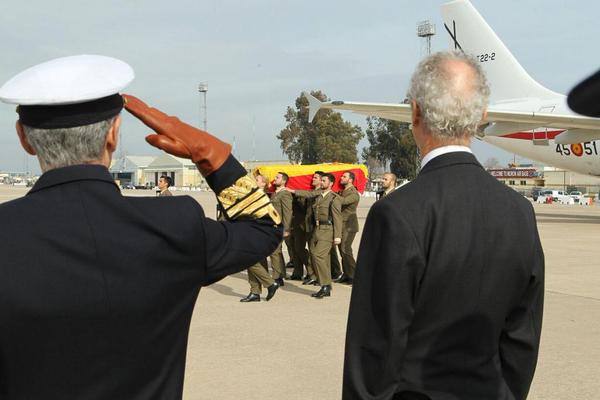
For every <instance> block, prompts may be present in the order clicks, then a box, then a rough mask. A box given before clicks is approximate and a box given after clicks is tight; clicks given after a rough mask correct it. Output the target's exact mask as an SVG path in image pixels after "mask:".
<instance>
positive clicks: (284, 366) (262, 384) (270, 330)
mask: <svg viewBox="0 0 600 400" xmlns="http://www.w3.org/2000/svg"><path fill="white" fill-rule="evenodd" d="M27 190H28V189H27V188H17V187H12V186H5V185H0V203H2V202H4V201H8V200H10V199H13V198H17V197H20V196H22V195H24V194H25V193H26V192H27ZM125 194H126V195H132V196H148V195H150V196H152V195H153V193H152V192H150V191H125ZM181 194H191V195H192V196H193V197H194V198H196V199H197V200H198V202H199V203H200V204H202V205H203V207H204V208H205V212H206V214H207V216H210V217H214V214H215V213H214V211H215V200H214V196H213V195H212V193H207V192H189V193H186V192H175V195H181ZM373 201H374V199H373V198H363V199H361V203H360V206H359V209H358V214H359V220H360V224H361V228H362V224H363V223H364V220H365V218H366V215H367V213H368V209H369V207H370V205H371V204H372V203H373ZM534 207H535V210H536V214H537V218H538V228H539V232H540V237H541V240H542V245H543V247H544V253H545V256H546V300H545V310H544V325H543V332H542V343H541V349H540V356H539V361H538V366H537V371H536V376H535V378H534V381H533V385H532V388H531V392H530V395H529V397H528V398H529V399H535V400H538V399H539V400H541V399H544V400H545V399H593V398H597V397H598V396H599V395H600V380H599V379H598V374H599V372H600V261H599V260H600V245H599V244H598V238H599V237H600V206H597V205H594V206H590V207H583V206H563V205H556V204H552V205H547V204H535V205H534ZM359 235H360V234H359ZM359 240H360V236H358V237H357V238H356V240H355V243H354V248H355V250H357V249H358V244H359ZM289 272H290V273H291V271H289ZM314 290H315V288H314V287H309V288H307V287H306V286H302V285H301V284H300V283H299V282H295V281H286V284H285V286H284V287H283V288H282V289H281V290H280V291H278V292H277V295H276V296H275V297H274V298H273V300H272V301H270V302H265V301H261V302H260V303H240V302H239V299H240V298H242V297H244V296H245V295H246V294H248V291H249V286H248V283H247V281H246V274H245V273H244V272H242V273H239V274H236V275H233V276H231V277H228V278H226V279H223V280H222V281H220V282H218V283H216V284H214V285H212V286H210V287H208V288H204V289H202V291H201V292H200V297H199V300H198V303H197V306H196V309H195V311H194V318H193V321H192V325H191V328H190V337H189V347H188V358H187V370H186V377H185V388H184V392H185V396H184V398H185V399H194V400H195V399H198V400H204V399H207V400H208V399H210V400H214V399H223V400H226V399H238V398H244V399H248V400H254V399H257V400H258V399H286V400H296V399H298V400H300V399H320V400H321V399H323V400H327V399H339V398H340V397H341V383H342V364H343V354H344V337H345V330H346V317H347V311H348V303H349V299H350V293H351V290H352V288H351V287H349V286H346V285H339V284H334V287H333V294H332V297H331V298H326V299H322V300H315V299H313V298H311V297H310V294H311V293H312V292H313V291H314Z"/></svg>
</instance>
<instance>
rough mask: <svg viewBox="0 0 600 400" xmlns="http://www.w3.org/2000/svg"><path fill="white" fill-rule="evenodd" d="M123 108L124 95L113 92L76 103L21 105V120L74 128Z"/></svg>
mask: <svg viewBox="0 0 600 400" xmlns="http://www.w3.org/2000/svg"><path fill="white" fill-rule="evenodd" d="M122 109H123V97H122V96H121V95H120V94H113V95H112V96H106V97H103V98H101V99H96V100H91V101H86V102H83V103H76V104H62V105H35V106H19V107H18V108H17V112H18V113H19V121H20V122H21V123H22V124H23V125H27V126H29V127H32V128H41V129H60V128H73V127H75V126H83V125H90V124H94V123H96V122H100V121H104V120H107V119H109V118H112V117H115V116H117V115H118V114H119V113H120V112H121V110H122Z"/></svg>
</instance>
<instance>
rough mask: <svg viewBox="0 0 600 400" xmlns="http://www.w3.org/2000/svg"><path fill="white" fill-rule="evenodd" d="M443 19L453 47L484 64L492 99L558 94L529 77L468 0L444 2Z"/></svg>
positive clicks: (543, 96)
mask: <svg viewBox="0 0 600 400" xmlns="http://www.w3.org/2000/svg"><path fill="white" fill-rule="evenodd" d="M442 18H443V20H444V28H445V31H446V33H447V34H448V37H449V38H450V48H451V49H456V50H462V51H464V52H465V53H467V54H470V55H472V56H474V57H476V58H477V59H478V60H479V62H480V63H481V66H482V67H483V69H484V71H485V73H486V76H487V79H488V82H489V85H490V89H491V99H490V100H492V101H498V100H506V99H524V98H530V97H538V98H547V97H554V96H557V93H555V92H553V91H551V90H549V89H547V88H545V87H544V86H542V85H540V84H539V83H538V82H536V81H535V80H534V79H533V78H532V77H531V76H529V74H528V73H527V72H526V71H525V69H524V68H523V67H522V66H521V64H519V62H518V61H517V60H516V59H515V57H514V56H513V55H512V54H511V52H510V51H509V50H508V48H507V47H506V46H505V45H504V43H502V41H501V40H500V38H498V36H497V35H496V33H495V32H494V31H493V30H492V28H490V26H489V25H488V24H487V22H486V21H485V20H484V19H483V17H482V16H481V14H479V12H478V11H477V10H476V9H475V7H473V5H472V4H471V3H470V2H469V1H468V0H455V1H451V2H449V3H446V4H443V5H442Z"/></svg>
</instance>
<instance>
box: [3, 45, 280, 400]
mask: <svg viewBox="0 0 600 400" xmlns="http://www.w3.org/2000/svg"><path fill="white" fill-rule="evenodd" d="M133 76H134V74H133V70H132V69H131V67H130V66H129V65H127V64H126V63H124V62H122V61H119V60H116V59H114V58H109V57H102V56H74V57H65V58H61V59H56V60H52V61H49V62H46V63H43V64H40V65H37V66H34V67H32V68H30V69H28V70H26V71H24V72H22V73H21V74H19V75H17V76H15V77H14V78H13V79H11V80H10V81H8V82H7V83H6V84H5V85H4V86H2V88H0V99H1V100H2V101H4V102H7V103H12V104H19V107H18V108H17V113H18V114H19V120H18V122H17V125H16V128H17V133H18V136H19V140H20V142H21V145H22V147H23V148H24V149H25V151H26V152H27V153H29V154H31V155H36V156H37V158H38V160H39V163H40V167H41V169H42V171H43V174H42V176H41V177H40V179H39V180H38V181H37V182H36V184H35V185H34V187H33V188H32V189H31V190H30V191H29V193H28V194H27V195H26V196H25V197H23V198H20V199H16V200H13V201H9V202H6V203H4V204H1V205H0V221H2V229H0V254H2V262H1V263H0V326H1V327H2V328H1V329H0V354H1V355H0V397H1V398H2V399H49V400H52V399H57V400H58V399H60V400H65V399H88V400H95V399H128V400H143V399H144V400H145V399H169V400H171V399H180V398H181V397H182V391H183V377H184V370H185V356H186V348H187V339H188V330H189V325H190V320H191V317H192V312H193V310H194V304H195V302H196V298H197V297H198V293H199V291H200V288H201V287H202V286H207V285H210V284H212V283H214V282H216V281H218V280H220V279H222V278H223V277H225V276H227V275H230V274H233V273H236V272H239V271H241V270H243V269H245V268H247V267H248V266H249V265H252V264H254V263H255V262H257V261H258V260H260V259H263V258H264V257H266V256H267V255H268V254H270V253H271V252H272V251H273V250H274V249H275V248H276V247H277V245H278V244H279V242H280V241H281V229H280V228H279V227H278V226H277V224H278V223H279V222H280V218H279V216H278V214H277V212H276V211H275V210H274V208H273V206H272V205H271V204H270V203H269V199H268V198H267V196H266V195H265V194H264V193H262V192H260V191H256V190H255V189H256V182H255V181H254V179H253V178H251V177H249V176H247V175H246V170H245V169H244V167H242V165H241V164H240V163H239V162H238V161H237V160H236V159H235V158H234V157H233V156H232V155H231V146H230V145H229V144H226V143H223V142H222V141H220V140H219V139H217V138H216V137H214V136H212V135H210V134H209V133H207V132H204V131H201V130H199V129H196V128H194V127H192V126H190V125H187V124H185V123H183V122H181V121H180V120H179V119H178V118H176V117H172V116H169V115H167V114H164V113H162V112H161V111H159V110H157V109H155V108H150V107H148V106H147V105H146V104H145V103H143V102H142V101H141V100H139V99H137V98H135V97H133V96H127V95H123V96H121V95H120V94H118V92H119V91H121V90H122V89H123V88H124V87H126V86H127V85H128V84H129V83H130V82H131V81H132V80H133ZM123 106H125V108H126V109H127V110H128V111H129V112H130V113H132V114H133V115H134V116H135V117H137V118H138V119H139V120H141V121H142V122H143V123H144V124H145V125H147V126H148V127H149V128H150V129H151V130H153V131H154V132H153V133H152V134H150V135H149V136H147V137H146V141H147V142H148V143H150V144H151V145H152V146H155V147H158V148H159V149H162V150H164V151H166V152H167V153H169V154H172V155H175V156H178V157H184V158H188V159H191V160H192V161H193V162H194V163H195V164H196V166H197V168H198V170H199V171H200V173H201V174H202V175H203V176H204V177H205V178H206V181H207V182H208V184H209V185H210V186H211V188H212V189H213V191H214V192H215V194H216V195H217V199H218V201H219V203H220V204H221V206H222V209H223V210H224V214H225V217H226V219H227V221H220V222H217V221H214V220H212V219H209V218H206V217H205V216H204V211H203V210H202V207H201V206H200V205H199V204H198V202H197V201H195V200H194V199H193V198H191V197H189V196H174V197H173V198H164V197H124V196H122V194H121V192H120V190H119V188H118V187H117V186H116V185H115V182H114V180H113V178H112V177H111V175H110V173H109V172H108V166H109V165H110V162H111V157H112V154H113V153H114V151H115V149H116V148H117V141H118V137H119V135H118V132H119V127H120V124H121V117H120V113H121V110H122V109H123Z"/></svg>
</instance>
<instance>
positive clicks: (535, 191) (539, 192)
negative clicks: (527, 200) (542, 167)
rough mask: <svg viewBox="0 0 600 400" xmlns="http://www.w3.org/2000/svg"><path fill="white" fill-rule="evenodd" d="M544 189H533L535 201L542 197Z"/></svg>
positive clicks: (532, 196) (532, 193)
mask: <svg viewBox="0 0 600 400" xmlns="http://www.w3.org/2000/svg"><path fill="white" fill-rule="evenodd" d="M543 191H544V190H543V189H540V188H533V189H532V190H531V198H532V199H533V201H537V199H538V197H539V196H540V194H541V193H542V192H543Z"/></svg>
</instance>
